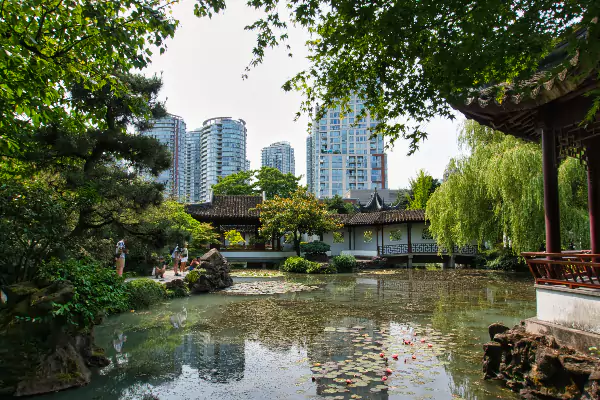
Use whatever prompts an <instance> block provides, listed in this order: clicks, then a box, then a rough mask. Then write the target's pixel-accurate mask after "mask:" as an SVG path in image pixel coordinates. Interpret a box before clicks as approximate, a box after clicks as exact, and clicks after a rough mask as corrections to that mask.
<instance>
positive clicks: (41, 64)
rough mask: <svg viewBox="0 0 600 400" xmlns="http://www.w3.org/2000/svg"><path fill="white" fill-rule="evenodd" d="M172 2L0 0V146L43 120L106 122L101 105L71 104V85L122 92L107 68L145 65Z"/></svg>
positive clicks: (166, 27)
mask: <svg viewBox="0 0 600 400" xmlns="http://www.w3.org/2000/svg"><path fill="white" fill-rule="evenodd" d="M173 3H176V1H173V0H103V1H87V0H70V1H63V0H44V1H40V0H5V1H2V2H1V4H0V47H1V48H2V52H0V114H1V115H2V116H3V117H2V121H1V124H0V151H1V152H11V153H12V152H14V151H17V150H18V148H20V147H22V146H23V144H22V143H21V139H22V137H23V136H24V135H27V134H28V133H30V132H31V130H33V129H38V128H40V127H43V126H45V125H46V124H47V123H56V122H58V121H63V123H66V122H67V121H68V123H69V124H70V126H71V129H75V127H81V126H83V125H85V126H95V127H97V128H99V129H104V128H106V127H107V126H106V124H107V123H108V121H107V120H106V119H105V118H104V110H102V109H101V108H95V109H93V110H91V109H89V110H87V112H81V111H80V110H76V109H73V107H72V106H73V105H72V101H71V100H72V98H71V92H70V91H71V89H72V88H73V87H74V86H75V85H79V86H81V87H82V89H85V90H89V91H93V92H96V93H97V92H98V91H99V90H100V89H101V88H104V87H107V86H110V87H111V90H112V91H115V92H116V93H117V94H119V93H121V92H127V91H128V89H127V82H126V81H123V79H122V78H123V77H125V75H122V74H116V73H115V71H130V70H131V69H132V68H138V69H141V68H143V67H145V66H146V65H148V63H149V62H150V57H151V55H152V51H151V50H150V47H152V46H155V48H157V49H158V51H160V52H161V53H162V52H164V51H165V49H166V46H165V39H167V38H169V37H171V36H172V35H173V33H174V32H175V28H176V27H177V25H178V22H177V21H176V20H174V19H173V18H171V16H170V13H169V11H170V9H171V6H172V4H173Z"/></svg>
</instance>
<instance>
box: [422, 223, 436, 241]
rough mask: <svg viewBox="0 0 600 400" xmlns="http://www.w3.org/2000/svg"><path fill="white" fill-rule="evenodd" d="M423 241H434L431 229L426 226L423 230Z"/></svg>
mask: <svg viewBox="0 0 600 400" xmlns="http://www.w3.org/2000/svg"><path fill="white" fill-rule="evenodd" d="M421 239H426V240H432V239H433V235H432V234H431V232H429V228H428V227H427V226H426V227H425V228H423V233H422V234H421Z"/></svg>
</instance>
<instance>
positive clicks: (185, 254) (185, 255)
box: [179, 243, 189, 274]
mask: <svg viewBox="0 0 600 400" xmlns="http://www.w3.org/2000/svg"><path fill="white" fill-rule="evenodd" d="M188 255H189V253H188V248H187V243H186V244H184V245H183V249H181V264H179V271H180V272H181V273H182V274H183V272H184V271H185V268H186V267H187V261H188Z"/></svg>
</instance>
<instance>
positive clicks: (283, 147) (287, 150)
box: [261, 142, 296, 175]
mask: <svg viewBox="0 0 600 400" xmlns="http://www.w3.org/2000/svg"><path fill="white" fill-rule="evenodd" d="M261 164H262V166H263V167H271V168H277V169H278V170H279V171H281V172H282V173H284V174H287V173H290V174H292V175H296V158H295V157H294V149H293V148H292V146H291V145H290V143H289V142H276V143H273V144H271V145H269V146H267V147H263V149H262V151H261Z"/></svg>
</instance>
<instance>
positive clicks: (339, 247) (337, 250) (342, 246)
mask: <svg viewBox="0 0 600 400" xmlns="http://www.w3.org/2000/svg"><path fill="white" fill-rule="evenodd" d="M338 232H340V233H343V234H344V243H334V242H333V232H327V233H325V234H323V242H325V243H327V244H328V245H329V246H331V255H332V256H339V255H340V254H341V252H342V251H343V250H348V249H349V244H350V241H349V240H350V239H349V235H350V233H349V232H348V230H347V229H342V230H339V231H338Z"/></svg>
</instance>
